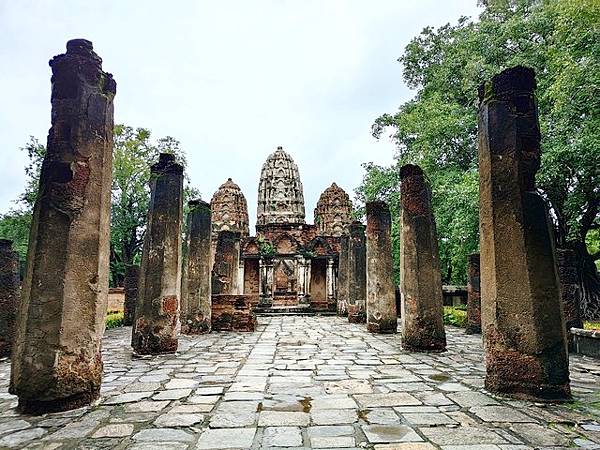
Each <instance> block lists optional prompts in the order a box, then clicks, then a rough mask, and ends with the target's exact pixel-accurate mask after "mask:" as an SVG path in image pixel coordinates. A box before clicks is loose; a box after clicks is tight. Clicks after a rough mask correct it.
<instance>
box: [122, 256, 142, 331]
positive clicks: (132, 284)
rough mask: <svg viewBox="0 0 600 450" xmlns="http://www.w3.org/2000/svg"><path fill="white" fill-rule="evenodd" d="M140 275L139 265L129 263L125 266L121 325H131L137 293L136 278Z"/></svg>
mask: <svg viewBox="0 0 600 450" xmlns="http://www.w3.org/2000/svg"><path fill="white" fill-rule="evenodd" d="M139 276H140V266H138V265H137V264H131V265H129V266H127V267H126V268H125V279H124V280H123V287H124V288H125V289H124V291H125V302H124V304H123V325H127V326H131V325H133V318H134V317H135V305H136V304H137V295H138V278H139Z"/></svg>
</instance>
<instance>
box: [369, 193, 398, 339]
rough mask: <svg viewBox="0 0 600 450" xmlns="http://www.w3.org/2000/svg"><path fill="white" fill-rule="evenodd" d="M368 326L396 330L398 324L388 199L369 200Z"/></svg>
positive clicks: (373, 328)
mask: <svg viewBox="0 0 600 450" xmlns="http://www.w3.org/2000/svg"><path fill="white" fill-rule="evenodd" d="M366 206H367V208H366V209H367V330H368V331H370V332H371V333H395V332H396V330H397V328H398V318H397V315H396V299H395V297H394V269H393V262H392V242H391V238H390V232H391V225H392V220H391V216H390V209H389V208H388V205H387V204H386V203H385V202H369V203H367V205H366Z"/></svg>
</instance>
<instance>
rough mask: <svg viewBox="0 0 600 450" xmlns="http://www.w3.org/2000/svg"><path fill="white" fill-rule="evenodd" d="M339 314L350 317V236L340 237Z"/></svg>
mask: <svg viewBox="0 0 600 450" xmlns="http://www.w3.org/2000/svg"><path fill="white" fill-rule="evenodd" d="M337 314H338V316H347V315H348V236H340V256H339V259H338V276H337Z"/></svg>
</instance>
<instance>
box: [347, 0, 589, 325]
mask: <svg viewBox="0 0 600 450" xmlns="http://www.w3.org/2000/svg"><path fill="white" fill-rule="evenodd" d="M480 5H481V6H482V7H483V12H482V13H481V15H480V16H479V18H478V19H477V20H470V19H468V18H461V19H459V21H458V22H457V23H456V24H447V25H444V26H442V27H440V28H437V29H434V28H431V27H428V28H425V29H424V30H423V31H422V32H421V33H420V34H419V35H418V36H416V37H415V38H414V39H412V40H411V42H410V43H409V44H408V45H407V47H406V48H405V51H404V53H403V55H402V56H401V57H400V58H399V61H400V63H401V64H402V66H403V76H404V80H405V82H406V83H407V84H408V86H409V87H411V88H413V89H414V90H415V91H416V94H415V97H414V98H413V99H412V100H410V101H408V102H406V103H404V104H403V105H401V106H400V108H399V110H398V111H397V112H395V113H393V114H383V115H382V116H381V117H379V118H378V119H377V120H376V121H375V123H374V125H373V134H374V136H376V137H378V138H379V137H381V136H382V135H384V134H386V133H387V132H388V130H391V138H392V140H393V141H394V142H395V143H396V145H397V155H396V156H397V163H396V165H395V167H393V168H392V169H393V170H390V168H378V167H375V166H372V165H366V166H365V167H366V171H367V172H366V175H365V178H364V181H363V183H362V185H361V186H360V187H359V188H358V189H357V196H358V199H359V200H362V201H365V200H368V199H370V198H373V197H380V198H384V199H388V200H389V201H391V202H397V191H396V189H395V188H394V189H391V190H390V189H387V190H382V191H379V190H378V189H377V185H382V186H389V185H391V184H392V183H395V182H396V180H395V179H394V177H396V174H395V172H397V168H398V166H400V165H402V164H404V163H408V162H411V163H418V164H420V165H421V166H422V167H423V168H424V170H425V172H426V174H427V175H428V177H429V180H430V182H431V184H432V190H433V203H434V211H435V215H436V220H437V224H438V232H439V239H440V253H441V260H442V275H443V278H444V281H445V282H464V279H465V264H466V258H465V257H466V254H467V253H469V252H471V251H476V250H477V248H478V207H477V205H478V174H477V145H476V134H477V107H478V98H477V87H478V86H479V85H480V84H481V83H482V82H484V81H486V80H488V79H489V78H490V77H492V76H493V75H494V74H496V73H498V72H500V71H501V70H503V69H505V68H508V67H511V66H515V65H519V64H521V65H526V66H529V67H532V68H534V69H535V71H536V74H537V82H538V89H537V97H538V104H539V114H540V125H541V129H542V135H543V138H542V152H543V153H542V168H541V170H540V171H539V173H538V177H537V181H538V187H539V190H540V193H541V194H542V195H543V196H544V198H546V200H547V201H548V205H549V208H550V211H551V215H552V218H553V220H554V222H555V226H556V240H557V244H558V245H559V246H562V247H570V248H572V249H574V250H575V251H576V252H577V254H578V257H579V264H580V267H579V269H580V281H581V286H582V287H583V293H584V296H583V297H584V298H583V300H584V301H583V307H584V313H585V314H586V315H587V316H588V317H594V316H597V315H598V314H600V306H599V305H600V278H599V276H598V272H597V270H596V266H595V264H594V261H595V260H597V259H598V258H600V253H598V252H596V253H593V252H592V253H591V254H590V250H589V248H592V247H593V246H592V247H590V246H586V239H587V241H588V242H589V241H590V236H592V235H594V234H592V235H590V232H593V230H596V229H598V228H600V223H599V207H600V172H599V170H600V131H599V130H600V2H599V1H598V0H487V1H481V2H480ZM382 178H385V179H386V180H382ZM390 192H393V193H394V196H395V197H390V194H389V193H390ZM392 209H393V210H394V209H396V210H397V208H392ZM596 236H597V235H596ZM588 247H589V248H588Z"/></svg>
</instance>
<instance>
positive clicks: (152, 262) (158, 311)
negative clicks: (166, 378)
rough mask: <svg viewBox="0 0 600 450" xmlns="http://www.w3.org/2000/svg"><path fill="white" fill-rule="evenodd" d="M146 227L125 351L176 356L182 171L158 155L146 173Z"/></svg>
mask: <svg viewBox="0 0 600 450" xmlns="http://www.w3.org/2000/svg"><path fill="white" fill-rule="evenodd" d="M150 190H151V197H150V204H149V205H148V225H147V228H146V236H145V238H144V248H143V251H142V263H141V265H140V277H139V286H138V300H137V305H136V307H135V320H134V322H133V330H132V333H131V346H132V347H133V350H134V351H135V353H137V354H139V355H155V354H160V353H174V352H175V351H177V329H178V327H179V300H180V295H181V222H182V220H183V166H182V165H181V164H178V163H177V162H176V161H175V155H172V154H168V153H161V154H160V156H159V160H158V162H157V163H156V164H154V165H152V167H151V176H150Z"/></svg>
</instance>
